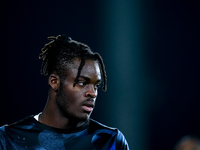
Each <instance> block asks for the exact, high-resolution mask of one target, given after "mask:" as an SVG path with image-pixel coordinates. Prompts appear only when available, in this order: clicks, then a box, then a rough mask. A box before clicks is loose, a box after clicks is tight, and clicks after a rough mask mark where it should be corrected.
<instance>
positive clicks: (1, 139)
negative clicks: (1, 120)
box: [0, 126, 6, 150]
mask: <svg viewBox="0 0 200 150" xmlns="http://www.w3.org/2000/svg"><path fill="white" fill-rule="evenodd" d="M4 131H5V126H2V127H0V149H1V150H5V149H6V142H5V136H4Z"/></svg>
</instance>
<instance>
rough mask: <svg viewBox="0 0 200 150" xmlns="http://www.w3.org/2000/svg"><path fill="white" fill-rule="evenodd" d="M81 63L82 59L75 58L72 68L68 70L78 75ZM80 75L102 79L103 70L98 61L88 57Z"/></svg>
mask: <svg viewBox="0 0 200 150" xmlns="http://www.w3.org/2000/svg"><path fill="white" fill-rule="evenodd" d="M80 63H81V59H80V58H75V59H74V60H73V64H72V67H71V69H70V70H68V73H69V74H71V75H73V76H75V77H76V76H77V73H78V68H79V66H80ZM80 76H84V77H88V78H96V79H98V80H100V79H101V71H100V67H99V63H98V61H97V60H91V59H86V60H85V64H84V66H83V68H82V70H81V73H80Z"/></svg>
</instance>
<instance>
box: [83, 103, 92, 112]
mask: <svg viewBox="0 0 200 150" xmlns="http://www.w3.org/2000/svg"><path fill="white" fill-rule="evenodd" d="M82 108H83V110H84V111H86V112H92V111H93V109H94V101H93V100H92V101H91V100H90V101H85V102H84V103H83V105H82Z"/></svg>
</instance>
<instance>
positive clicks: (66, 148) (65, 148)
mask: <svg viewBox="0 0 200 150" xmlns="http://www.w3.org/2000/svg"><path fill="white" fill-rule="evenodd" d="M0 150H129V148H128V144H127V142H126V139H125V138H124V136H123V134H122V133H121V132H120V131H119V130H118V129H115V128H110V127H108V126H105V125H103V124H101V123H99V122H97V121H95V120H92V119H90V120H89V122H88V123H87V124H85V125H83V126H81V127H78V128H75V129H73V130H67V129H57V128H53V127H50V126H47V125H44V124H42V123H40V122H38V121H36V120H35V119H34V117H33V116H29V117H27V118H25V119H23V120H20V121H18V122H16V123H14V124H11V125H5V126H2V127H0Z"/></svg>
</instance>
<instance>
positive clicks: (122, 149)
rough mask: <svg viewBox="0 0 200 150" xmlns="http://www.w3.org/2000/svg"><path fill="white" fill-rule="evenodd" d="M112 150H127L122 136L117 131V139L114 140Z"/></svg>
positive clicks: (126, 144) (127, 147)
mask: <svg viewBox="0 0 200 150" xmlns="http://www.w3.org/2000/svg"><path fill="white" fill-rule="evenodd" d="M113 146H114V145H113ZM114 149H115V150H129V146H128V143H127V141H126V139H125V137H124V135H123V134H122V133H121V132H120V131H119V130H118V131H117V137H116V140H115V148H114Z"/></svg>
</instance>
